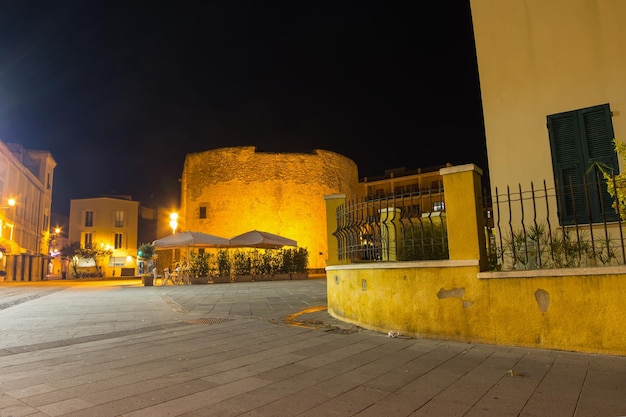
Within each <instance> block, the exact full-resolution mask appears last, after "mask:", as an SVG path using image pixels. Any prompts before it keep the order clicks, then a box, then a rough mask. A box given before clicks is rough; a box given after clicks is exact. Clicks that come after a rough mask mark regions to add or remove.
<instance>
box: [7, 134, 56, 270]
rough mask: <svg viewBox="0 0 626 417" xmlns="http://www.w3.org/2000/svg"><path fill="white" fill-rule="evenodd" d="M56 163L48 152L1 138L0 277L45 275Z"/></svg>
mask: <svg viewBox="0 0 626 417" xmlns="http://www.w3.org/2000/svg"><path fill="white" fill-rule="evenodd" d="M55 167H56V162H55V160H54V159H53V158H52V155H51V154H50V153H49V152H46V151H38V150H27V149H24V148H23V147H22V146H21V145H19V144H13V143H7V144H5V143H3V142H0V257H1V258H0V281H38V280H42V279H45V276H46V274H47V271H48V268H47V264H48V257H47V250H48V241H49V229H50V209H51V205H52V183H53V178H54V168H55ZM9 199H13V201H14V202H15V204H14V205H12V204H9Z"/></svg>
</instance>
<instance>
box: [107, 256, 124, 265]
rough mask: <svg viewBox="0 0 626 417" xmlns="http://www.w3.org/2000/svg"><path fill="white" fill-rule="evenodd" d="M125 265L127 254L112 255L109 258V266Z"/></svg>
mask: <svg viewBox="0 0 626 417" xmlns="http://www.w3.org/2000/svg"><path fill="white" fill-rule="evenodd" d="M125 265H126V257H125V256H111V257H110V258H109V266H125Z"/></svg>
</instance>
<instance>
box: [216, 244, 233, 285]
mask: <svg viewBox="0 0 626 417" xmlns="http://www.w3.org/2000/svg"><path fill="white" fill-rule="evenodd" d="M230 268H231V261H230V255H229V253H228V250H227V249H220V250H219V251H218V252H217V275H216V276H214V277H213V283H214V284H218V283H223V282H230Z"/></svg>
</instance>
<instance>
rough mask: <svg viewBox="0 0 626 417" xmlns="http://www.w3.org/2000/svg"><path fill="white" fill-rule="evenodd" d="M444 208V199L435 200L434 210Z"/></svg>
mask: <svg viewBox="0 0 626 417" xmlns="http://www.w3.org/2000/svg"><path fill="white" fill-rule="evenodd" d="M443 209H444V204H443V201H435V202H433V211H443Z"/></svg>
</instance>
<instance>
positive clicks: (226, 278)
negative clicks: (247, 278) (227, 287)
mask: <svg viewBox="0 0 626 417" xmlns="http://www.w3.org/2000/svg"><path fill="white" fill-rule="evenodd" d="M212 281H213V284H223V283H226V282H230V275H218V276H216V277H213V279H212Z"/></svg>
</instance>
